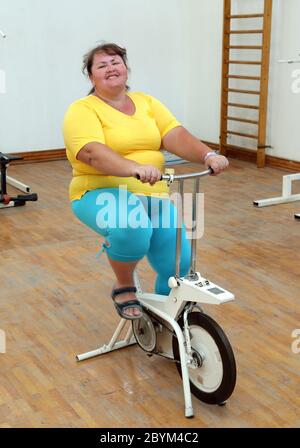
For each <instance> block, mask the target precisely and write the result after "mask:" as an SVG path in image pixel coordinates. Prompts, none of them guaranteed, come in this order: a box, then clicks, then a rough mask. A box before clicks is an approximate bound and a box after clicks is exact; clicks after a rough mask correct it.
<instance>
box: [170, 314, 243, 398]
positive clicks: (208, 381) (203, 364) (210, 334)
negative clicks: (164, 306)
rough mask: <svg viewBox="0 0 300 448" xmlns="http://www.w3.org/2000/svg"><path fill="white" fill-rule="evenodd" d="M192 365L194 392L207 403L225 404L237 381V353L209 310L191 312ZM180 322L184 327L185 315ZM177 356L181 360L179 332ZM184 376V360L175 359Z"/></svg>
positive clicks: (176, 347) (175, 344) (175, 341)
mask: <svg viewBox="0 0 300 448" xmlns="http://www.w3.org/2000/svg"><path fill="white" fill-rule="evenodd" d="M188 322H189V328H190V338H191V346H192V350H193V366H188V371H189V377H190V386H191V392H192V394H193V395H195V396H196V397H197V398H199V400H201V401H203V402H204V403H208V404H218V405H221V404H224V403H225V401H226V400H227V399H228V398H229V397H230V396H231V394H232V392H233V390H234V387H235V383H236V364H235V359H234V354H233V351H232V348H231V345H230V342H229V341H228V339H227V336H226V335H225V333H224V331H223V330H222V328H221V327H220V326H219V325H218V324H217V322H215V321H214V320H213V319H212V318H211V317H209V316H207V315H206V314H203V313H199V312H194V313H190V314H189V315H188ZM178 324H179V325H180V327H181V328H183V317H180V319H179V320H178ZM172 344H173V354H174V359H175V360H177V361H180V356H179V346H178V341H177V337H176V335H174V336H173V341H172ZM176 367H177V370H178V372H179V374H180V376H181V364H180V362H177V363H176Z"/></svg>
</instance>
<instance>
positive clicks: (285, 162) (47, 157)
mask: <svg viewBox="0 0 300 448" xmlns="http://www.w3.org/2000/svg"><path fill="white" fill-rule="evenodd" d="M202 141H203V143H205V144H206V145H208V146H209V147H210V148H212V149H214V150H216V151H217V150H218V149H219V144H218V143H213V142H207V141H204V140H202ZM14 155H17V156H20V157H22V160H20V161H14V162H11V165H14V164H22V163H36V162H51V161H53V160H66V158H67V156H66V150H65V149H49V150H45V151H29V152H18V153H14ZM227 156H228V157H229V158H234V159H239V160H245V161H247V162H251V163H254V164H256V151H252V150H251V149H245V148H239V147H238V146H235V147H231V146H228V147H227ZM177 159H178V158H177ZM177 159H176V160H177ZM170 160H171V159H170ZM176 163H184V161H183V160H182V161H181V160H177V161H176ZM266 166H270V167H272V168H281V169H284V170H287V171H293V172H300V162H297V161H295V160H289V159H283V158H281V157H274V156H270V155H267V156H266Z"/></svg>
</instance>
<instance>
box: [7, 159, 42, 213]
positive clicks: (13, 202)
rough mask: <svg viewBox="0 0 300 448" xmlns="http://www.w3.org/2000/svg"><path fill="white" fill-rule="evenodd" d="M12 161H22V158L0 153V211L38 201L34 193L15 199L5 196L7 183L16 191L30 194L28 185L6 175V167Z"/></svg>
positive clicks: (21, 195)
mask: <svg viewBox="0 0 300 448" xmlns="http://www.w3.org/2000/svg"><path fill="white" fill-rule="evenodd" d="M13 160H22V157H19V156H12V155H9V154H3V153H2V152H0V178H1V187H0V209H1V208H8V207H19V206H21V205H25V204H26V202H27V201H37V200H38V196H37V194H36V193H31V194H19V195H18V196H15V197H13V196H10V195H8V194H7V183H9V184H10V185H12V186H14V187H15V188H17V189H18V190H21V191H24V192H26V193H30V187H28V185H25V184H22V183H21V182H19V181H17V180H16V179H14V178H12V177H8V176H7V175H6V170H7V167H8V166H9V163H10V162H11V161H13Z"/></svg>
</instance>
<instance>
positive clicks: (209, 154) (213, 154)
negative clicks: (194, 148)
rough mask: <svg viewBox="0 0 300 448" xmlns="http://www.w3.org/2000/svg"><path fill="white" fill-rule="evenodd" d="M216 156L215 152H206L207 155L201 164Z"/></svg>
mask: <svg viewBox="0 0 300 448" xmlns="http://www.w3.org/2000/svg"><path fill="white" fill-rule="evenodd" d="M217 155H218V154H217V153H216V152H215V151H210V152H208V153H207V154H205V156H204V159H203V163H205V162H206V160H207V159H208V158H209V157H213V156H217Z"/></svg>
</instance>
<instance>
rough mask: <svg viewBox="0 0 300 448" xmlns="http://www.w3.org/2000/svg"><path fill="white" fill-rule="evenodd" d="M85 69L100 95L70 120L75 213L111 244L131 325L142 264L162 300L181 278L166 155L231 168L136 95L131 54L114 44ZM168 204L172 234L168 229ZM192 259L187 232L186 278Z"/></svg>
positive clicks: (155, 104)
mask: <svg viewBox="0 0 300 448" xmlns="http://www.w3.org/2000/svg"><path fill="white" fill-rule="evenodd" d="M83 69H84V71H85V72H87V74H88V76H89V79H90V81H91V83H92V86H93V88H92V90H91V92H90V94H89V95H88V96H86V97H84V98H81V99H79V100H77V101H75V102H74V103H73V104H72V105H71V106H70V107H69V109H68V111H67V113H66V115H65V119H64V138H65V143H66V148H67V156H68V160H69V161H70V163H71V165H72V167H73V179H72V181H71V184H70V199H71V201H72V210H73V212H74V213H75V215H76V216H77V217H78V218H79V220H81V221H82V222H83V223H85V224H86V225H87V226H89V227H90V228H92V229H93V230H95V231H96V232H97V233H99V234H100V235H102V236H104V237H105V239H106V243H105V244H104V245H103V248H104V249H105V250H106V252H107V255H108V260H109V262H110V265H111V267H112V269H113V271H114V273H115V276H116V284H115V286H114V289H113V291H112V299H113V301H114V305H115V307H116V309H117V311H118V313H119V314H120V316H122V317H123V318H125V319H138V318H140V317H141V315H142V308H141V305H140V303H139V302H138V300H137V299H136V296H135V293H136V289H135V287H134V280H133V271H134V269H135V267H136V265H137V263H138V261H139V260H141V259H142V258H143V257H144V256H145V255H147V258H148V260H149V262H150V264H151V266H152V267H153V269H154V270H155V271H156V272H157V279H156V285H155V292H156V293H157V294H168V292H169V288H168V278H169V277H170V276H171V275H173V273H174V272H173V271H174V264H175V239H176V225H175V220H176V209H175V207H174V205H173V204H172V203H171V201H170V200H169V199H168V187H167V185H166V183H165V182H162V181H160V178H161V173H162V171H163V166H164V157H163V154H162V152H161V151H160V149H161V148H162V147H163V148H164V149H166V150H168V151H169V152H171V153H174V154H176V155H177V156H179V157H182V158H184V159H186V160H189V161H191V162H196V163H203V164H204V165H205V166H206V167H207V168H208V167H211V168H212V169H213V170H214V173H215V174H219V173H220V172H221V171H223V170H224V169H225V168H226V167H227V166H228V161H227V159H226V158H225V157H223V156H219V155H217V154H216V153H214V152H211V150H210V149H209V148H208V147H207V146H206V145H204V144H203V143H202V142H200V141H199V140H198V139H197V138H195V137H194V136H192V135H191V134H190V133H189V132H188V131H187V130H186V129H185V128H184V127H183V126H181V124H180V123H179V122H178V121H177V120H176V118H175V117H174V116H173V115H172V114H171V113H170V112H169V110H168V109H167V108H166V107H165V106H164V105H163V104H162V103H160V102H159V101H158V100H157V99H155V98H153V97H152V96H149V95H146V94H144V93H128V86H127V85H126V82H127V77H128V65H127V55H126V50H125V49H124V48H121V47H119V46H118V45H116V44H111V43H107V44H103V45H99V46H97V47H96V48H94V49H92V50H91V51H90V52H89V53H87V54H86V55H85V57H84V67H83ZM138 179H139V180H138ZM150 198H151V201H150ZM165 205H168V207H167V209H168V211H167V213H168V214H169V216H168V218H169V221H170V225H169V226H168V227H167V228H166V226H164V225H162V221H163V218H164V213H166V212H164V210H166V207H165ZM107 207H108V208H107ZM134 207H135V208H137V207H138V210H139V215H140V219H141V221H142V224H141V225H139V226H137V225H136V223H133V220H132V215H133V214H134ZM154 209H155V210H154ZM153 210H154V212H153ZM150 216H151V219H150ZM153 216H154V218H153ZM107 217H108V221H109V222H107ZM135 217H136V215H135ZM153 219H155V221H156V225H155V226H154V225H153ZM189 257H190V244H189V242H188V240H187V238H186V233H185V229H183V232H182V250H181V260H180V271H181V272H180V274H181V275H185V274H186V273H187V271H188V268H189Z"/></svg>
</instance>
